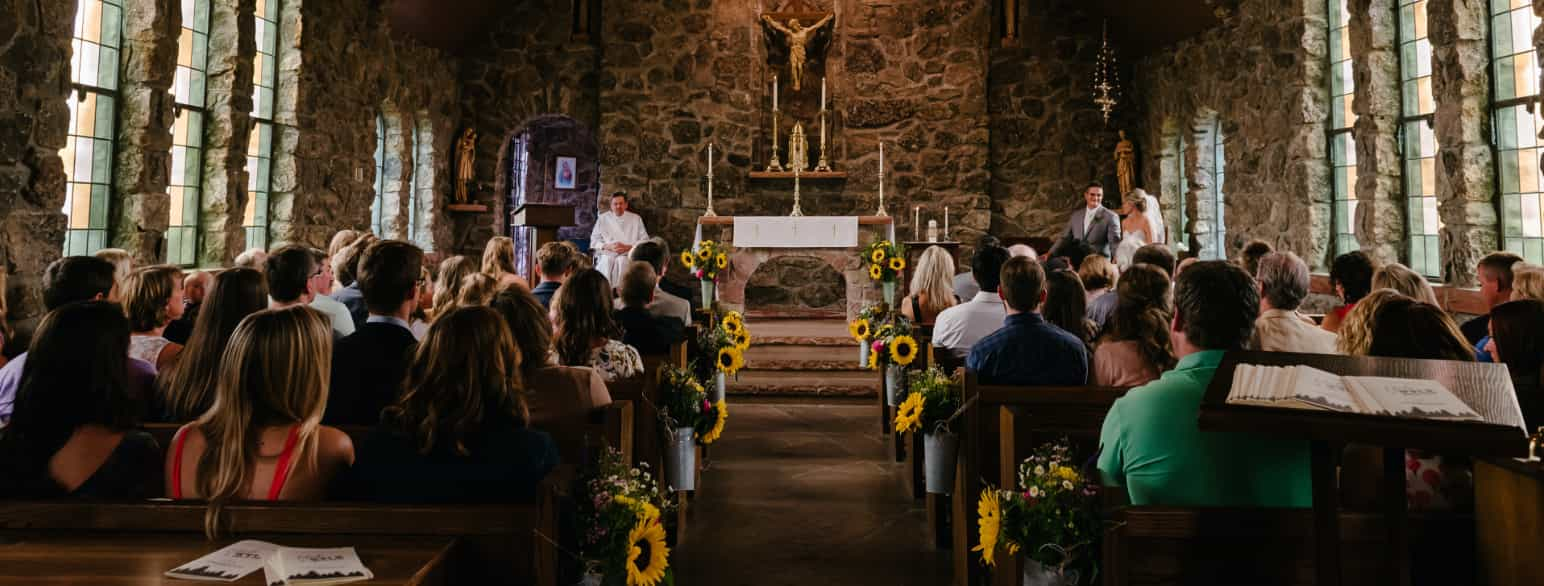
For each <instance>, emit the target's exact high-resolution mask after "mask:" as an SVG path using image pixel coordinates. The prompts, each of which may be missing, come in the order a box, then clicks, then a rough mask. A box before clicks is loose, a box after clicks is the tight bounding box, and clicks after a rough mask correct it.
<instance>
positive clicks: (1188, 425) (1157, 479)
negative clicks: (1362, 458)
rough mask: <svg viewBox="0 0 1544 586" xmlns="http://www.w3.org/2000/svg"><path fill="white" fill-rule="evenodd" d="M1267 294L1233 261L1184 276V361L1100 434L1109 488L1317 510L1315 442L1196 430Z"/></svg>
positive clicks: (1183, 499)
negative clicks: (1210, 389)
mask: <svg viewBox="0 0 1544 586" xmlns="http://www.w3.org/2000/svg"><path fill="white" fill-rule="evenodd" d="M1259 311H1260V296H1259V293H1258V289H1257V288H1256V287H1255V284H1254V279H1252V278H1250V276H1249V274H1248V273H1245V272H1244V270H1243V269H1240V268H1238V267H1237V266H1234V265H1232V264H1229V263H1226V262H1221V261H1212V262H1199V263H1196V264H1194V265H1191V266H1190V267H1187V268H1186V269H1185V272H1183V273H1181V274H1180V277H1179V280H1178V282H1177V283H1176V284H1175V291H1174V322H1173V324H1172V326H1171V327H1170V328H1169V329H1170V330H1171V331H1170V336H1171V337H1172V338H1173V341H1174V353H1175V355H1176V356H1178V357H1179V364H1178V365H1176V366H1175V367H1174V370H1171V371H1169V372H1165V373H1163V376H1162V377H1160V378H1159V379H1158V380H1155V381H1153V382H1150V383H1147V384H1146V385H1142V386H1140V387H1137V388H1134V389H1131V391H1130V392H1128V393H1126V396H1124V397H1122V398H1121V399H1120V400H1118V401H1116V402H1115V405H1114V406H1112V407H1110V414H1109V416H1108V417H1106V418H1105V420H1104V429H1103V430H1102V431H1101V432H1100V434H1099V444H1100V453H1099V472H1100V474H1101V476H1103V477H1104V483H1105V484H1106V485H1112V486H1124V487H1126V490H1127V492H1128V494H1130V496H1131V504H1133V505H1170V506H1193V507H1206V506H1226V507H1310V506H1312V504H1313V494H1312V491H1311V489H1310V485H1309V481H1310V477H1309V467H1308V443H1307V442H1305V441H1299V440H1284V439H1277V438H1274V437H1270V436H1264V435H1254V434H1247V433H1216V432H1205V431H1201V430H1200V429H1198V428H1197V427H1196V416H1197V413H1198V411H1199V410H1200V406H1201V397H1202V395H1204V394H1206V386H1207V385H1208V384H1210V383H1211V381H1212V375H1214V374H1215V373H1216V372H1217V364H1218V363H1219V362H1221V361H1222V354H1223V352H1225V351H1228V350H1240V349H1243V348H1244V345H1245V344H1246V343H1247V342H1248V341H1249V337H1250V334H1251V333H1253V331H1254V323H1255V318H1256V317H1258V315H1259Z"/></svg>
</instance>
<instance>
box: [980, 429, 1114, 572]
mask: <svg viewBox="0 0 1544 586" xmlns="http://www.w3.org/2000/svg"><path fill="white" fill-rule="evenodd" d="M1018 476H1019V488H1018V490H1017V491H1009V490H999V489H996V488H991V487H988V488H987V489H985V490H983V491H981V500H980V502H979V504H978V506H977V512H978V514H979V515H980V523H979V528H980V536H981V544H980V545H978V546H976V548H975V549H974V550H973V551H979V552H981V559H982V561H983V562H985V563H986V564H987V565H995V564H996V558H995V555H996V552H997V550H999V549H1001V550H1004V551H1006V552H1008V554H1009V555H1015V554H1018V553H1020V552H1022V553H1024V555H1025V556H1027V557H1029V558H1030V559H1031V560H1033V561H1034V562H1035V563H1037V564H1039V565H1040V567H1042V568H1045V569H1046V570H1048V571H1050V572H1052V573H1056V574H1062V575H1073V574H1074V573H1075V574H1076V575H1079V576H1087V577H1088V578H1089V579H1090V580H1092V579H1093V578H1094V577H1095V576H1094V573H1095V572H1097V570H1098V568H1097V563H1098V556H1099V547H1098V540H1099V537H1100V534H1101V532H1102V528H1101V527H1100V521H1099V516H1098V515H1097V508H1096V505H1097V499H1098V494H1099V491H1098V486H1097V484H1096V483H1095V482H1094V481H1093V480H1092V479H1089V478H1086V477H1085V476H1084V475H1083V473H1082V472H1079V471H1078V469H1077V468H1076V466H1075V460H1074V459H1073V456H1072V449H1071V448H1070V447H1068V444H1067V440H1066V439H1062V440H1059V441H1056V442H1052V443H1049V444H1046V445H1044V446H1041V447H1040V448H1039V449H1037V450H1035V452H1034V454H1033V455H1031V456H1030V457H1029V458H1027V459H1025V460H1024V462H1023V463H1021V464H1019V475H1018Z"/></svg>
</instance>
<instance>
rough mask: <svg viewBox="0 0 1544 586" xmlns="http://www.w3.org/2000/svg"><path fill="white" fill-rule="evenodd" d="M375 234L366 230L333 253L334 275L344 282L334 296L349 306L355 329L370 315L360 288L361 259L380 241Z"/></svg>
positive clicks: (334, 292)
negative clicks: (371, 246) (367, 250)
mask: <svg viewBox="0 0 1544 586" xmlns="http://www.w3.org/2000/svg"><path fill="white" fill-rule="evenodd" d="M378 240H379V239H377V238H376V237H375V235H374V234H371V233H369V232H365V233H363V234H360V235H359V237H358V238H356V239H354V241H353V242H350V243H349V244H348V245H347V246H344V247H343V249H342V250H339V251H338V253H337V254H334V255H332V272H333V277H334V278H335V279H337V280H338V282H339V283H341V284H343V288H342V289H337V290H334V291H333V292H332V298H333V299H334V300H336V301H337V302H338V303H342V304H343V306H344V307H347V308H348V314H349V317H352V318H354V329H355V330H358V329H359V327H360V326H362V325H364V323H365V320H366V319H368V318H369V316H370V309H369V308H368V307H366V306H365V296H364V292H363V291H360V290H359V283H358V282H357V281H358V278H359V259H361V258H363V257H364V255H365V250H366V249H368V248H370V245H371V244H374V243H376V242H377V241H378Z"/></svg>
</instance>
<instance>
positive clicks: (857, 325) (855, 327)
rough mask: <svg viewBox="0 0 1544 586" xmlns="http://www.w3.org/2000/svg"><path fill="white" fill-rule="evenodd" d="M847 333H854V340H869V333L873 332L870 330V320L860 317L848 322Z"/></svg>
mask: <svg viewBox="0 0 1544 586" xmlns="http://www.w3.org/2000/svg"><path fill="white" fill-rule="evenodd" d="M847 333H849V334H852V338H853V339H854V340H857V341H859V342H863V341H865V340H868V337H869V334H871V333H873V332H872V331H870V328H869V321H868V320H866V319H862V318H859V319H855V320H853V321H852V323H850V324H847Z"/></svg>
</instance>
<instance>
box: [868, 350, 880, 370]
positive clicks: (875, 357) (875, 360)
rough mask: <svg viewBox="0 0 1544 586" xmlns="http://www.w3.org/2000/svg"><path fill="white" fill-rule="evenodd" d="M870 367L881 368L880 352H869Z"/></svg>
mask: <svg viewBox="0 0 1544 586" xmlns="http://www.w3.org/2000/svg"><path fill="white" fill-rule="evenodd" d="M868 367H869V368H870V369H878V368H879V353H878V352H869V366H868Z"/></svg>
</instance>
